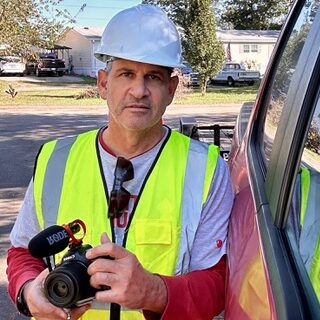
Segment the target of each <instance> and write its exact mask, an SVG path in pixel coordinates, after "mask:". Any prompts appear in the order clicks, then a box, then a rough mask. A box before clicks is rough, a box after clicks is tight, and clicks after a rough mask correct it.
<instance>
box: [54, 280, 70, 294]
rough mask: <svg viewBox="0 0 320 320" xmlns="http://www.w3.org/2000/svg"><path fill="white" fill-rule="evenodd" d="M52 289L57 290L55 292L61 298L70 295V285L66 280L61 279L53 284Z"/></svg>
mask: <svg viewBox="0 0 320 320" xmlns="http://www.w3.org/2000/svg"><path fill="white" fill-rule="evenodd" d="M52 290H53V291H54V292H55V294H56V295H57V296H58V297H60V298H65V297H67V296H68V293H69V287H68V285H67V284H66V283H65V281H63V280H60V281H58V282H57V283H55V284H54V285H53V288H52Z"/></svg>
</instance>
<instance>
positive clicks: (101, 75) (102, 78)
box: [97, 69, 108, 100]
mask: <svg viewBox="0 0 320 320" xmlns="http://www.w3.org/2000/svg"><path fill="white" fill-rule="evenodd" d="M107 83H108V75H107V73H106V71H104V70H102V69H100V70H99V71H98V79H97V85H98V90H99V95H100V97H101V98H102V99H104V100H107Z"/></svg>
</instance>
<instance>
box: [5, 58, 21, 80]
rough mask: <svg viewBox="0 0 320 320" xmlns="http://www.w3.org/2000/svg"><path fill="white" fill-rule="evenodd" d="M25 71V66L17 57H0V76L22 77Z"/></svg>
mask: <svg viewBox="0 0 320 320" xmlns="http://www.w3.org/2000/svg"><path fill="white" fill-rule="evenodd" d="M25 71H26V64H25V63H23V62H22V61H21V58H20V57H17V56H5V57H0V75H9V74H13V75H19V76H21V77H22V76H23V75H24V73H25Z"/></svg>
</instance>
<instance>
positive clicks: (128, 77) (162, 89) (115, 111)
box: [98, 59, 178, 130]
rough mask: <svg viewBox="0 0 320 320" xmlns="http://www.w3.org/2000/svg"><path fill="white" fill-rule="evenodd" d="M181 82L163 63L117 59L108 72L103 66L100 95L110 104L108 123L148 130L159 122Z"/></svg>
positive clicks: (126, 127) (99, 83)
mask: <svg viewBox="0 0 320 320" xmlns="http://www.w3.org/2000/svg"><path fill="white" fill-rule="evenodd" d="M177 84H178V78H177V77H170V75H169V73H168V70H167V69H166V68H164V67H160V66H155V65H151V64H146V63H140V62H134V61H128V60H123V59H116V60H114V61H113V62H112V68H111V70H110V72H109V73H108V74H107V73H106V72H105V71H102V70H100V71H99V75H98V86H99V92H100V96H101V97H102V98H103V99H106V100H107V102H108V107H109V125H115V124H116V125H118V126H119V127H122V128H124V129H127V130H145V129H149V128H151V127H153V126H155V125H159V123H160V119H161V117H162V115H163V113H164V112H165V110H166V107H167V106H168V105H169V104H170V103H171V101H172V99H173V95H174V93H175V90H176V87H177Z"/></svg>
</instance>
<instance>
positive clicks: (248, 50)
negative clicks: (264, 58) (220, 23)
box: [243, 44, 250, 52]
mask: <svg viewBox="0 0 320 320" xmlns="http://www.w3.org/2000/svg"><path fill="white" fill-rule="evenodd" d="M243 52H250V45H249V44H244V45H243Z"/></svg>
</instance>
